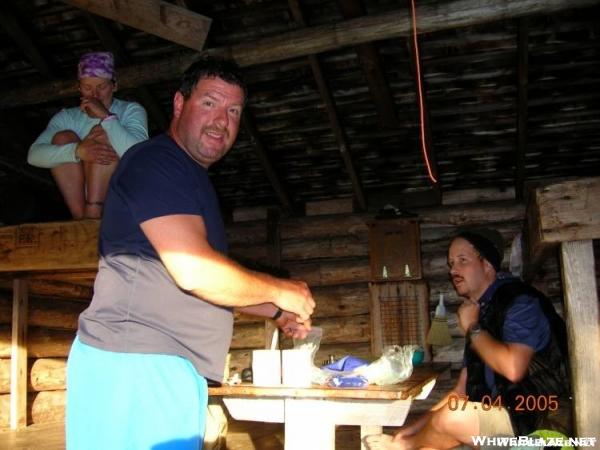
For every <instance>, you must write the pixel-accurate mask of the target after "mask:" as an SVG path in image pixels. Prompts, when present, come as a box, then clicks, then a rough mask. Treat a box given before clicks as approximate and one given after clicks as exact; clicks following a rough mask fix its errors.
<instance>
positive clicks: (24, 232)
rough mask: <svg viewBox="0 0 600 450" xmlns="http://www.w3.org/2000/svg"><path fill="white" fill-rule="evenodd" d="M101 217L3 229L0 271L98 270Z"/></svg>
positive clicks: (0, 233) (0, 235) (0, 234)
mask: <svg viewBox="0 0 600 450" xmlns="http://www.w3.org/2000/svg"><path fill="white" fill-rule="evenodd" d="M98 225H99V221H98V220H79V221H71V222H49V223H39V224H26V225H18V226H12V227H2V228H0V254H1V255H2V258H1V259H0V272H17V271H29V270H31V271H39V270H73V269H76V270H82V269H90V270H96V269H97V267H98Z"/></svg>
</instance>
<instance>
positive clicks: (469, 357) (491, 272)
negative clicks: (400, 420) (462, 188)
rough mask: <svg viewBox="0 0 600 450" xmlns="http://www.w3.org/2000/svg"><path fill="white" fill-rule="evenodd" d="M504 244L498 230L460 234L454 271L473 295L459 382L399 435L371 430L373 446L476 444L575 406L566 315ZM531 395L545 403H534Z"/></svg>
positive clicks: (464, 313) (465, 318)
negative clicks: (514, 262)
mask: <svg viewBox="0 0 600 450" xmlns="http://www.w3.org/2000/svg"><path fill="white" fill-rule="evenodd" d="M503 252H504V245H503V240H502V237H501V235H500V233H498V232H497V231H495V230H489V229H478V230H470V231H463V232H461V233H459V234H458V235H457V236H456V237H455V238H454V239H453V240H452V243H451V245H450V249H449V251H448V266H449V268H450V276H451V277H452V284H453V285H454V289H455V290H456V292H457V294H458V295H459V296H461V297H463V298H464V299H465V302H464V303H463V304H462V305H461V306H460V308H459V310H458V320H459V325H460V328H461V329H462V331H463V332H464V333H465V335H466V344H465V356H464V367H463V369H462V371H461V373H460V375H459V379H458V382H457V384H456V386H455V387H454V389H453V390H451V391H450V392H449V393H448V394H447V395H446V396H445V397H444V398H443V399H442V400H441V401H440V402H438V403H437V404H436V405H435V406H434V407H433V408H432V409H431V410H430V411H429V412H427V413H426V414H424V415H422V416H421V417H419V418H418V419H417V420H416V421H414V422H413V423H411V424H408V425H406V426H403V427H402V428H401V429H400V430H399V432H398V433H397V434H396V435H395V436H393V437H392V436H389V435H374V436H367V437H366V438H365V444H366V446H367V448H369V449H370V450H376V449H377V450H384V449H413V448H415V449H416V448H423V447H427V448H453V447H456V446H459V445H460V444H466V445H468V446H470V447H474V446H477V445H478V444H477V443H476V442H475V441H474V440H473V438H474V437H477V436H484V437H492V436H515V435H527V434H529V433H531V432H532V431H534V430H535V429H536V428H537V427H538V425H540V423H541V420H542V419H543V420H545V419H547V417H546V415H547V414H546V413H548V412H551V411H554V410H559V409H560V410H561V411H563V410H564V409H565V408H566V407H567V406H568V405H567V404H568V400H567V399H566V397H567V396H568V374H567V371H566V367H565V365H564V359H565V355H564V354H563V353H564V351H566V350H565V349H564V348H563V347H562V346H561V342H565V344H566V339H564V337H565V330H564V323H563V322H562V319H560V317H558V315H557V314H556V312H555V311H554V309H553V307H552V305H551V304H550V302H549V300H548V299H547V298H546V297H545V296H543V295H542V294H541V293H539V292H538V291H536V290H534V289H533V288H531V287H528V286H526V285H525V284H524V283H523V282H522V281H521V280H519V279H518V278H515V277H513V276H511V275H509V274H507V273H503V272H500V263H501V262H502V256H503ZM527 398H530V399H531V398H533V399H535V400H536V405H542V404H545V406H544V407H542V406H540V407H539V408H537V406H536V407H532V406H531V405H527V404H526V400H527ZM544 402H545V403H544ZM530 404H531V402H530ZM536 408H537V409H536ZM561 431H562V430H561Z"/></svg>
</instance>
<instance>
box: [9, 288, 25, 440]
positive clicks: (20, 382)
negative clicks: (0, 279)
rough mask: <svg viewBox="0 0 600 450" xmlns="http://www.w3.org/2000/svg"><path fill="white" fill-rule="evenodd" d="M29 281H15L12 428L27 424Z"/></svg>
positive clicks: (11, 371) (11, 388) (22, 426)
mask: <svg viewBox="0 0 600 450" xmlns="http://www.w3.org/2000/svg"><path fill="white" fill-rule="evenodd" d="M27 300H28V297H27V281H25V280H20V279H15V280H14V283H13V313H12V346H11V364H10V428H11V429H13V430H17V429H19V428H24V427H26V426H27V304H28V301H27Z"/></svg>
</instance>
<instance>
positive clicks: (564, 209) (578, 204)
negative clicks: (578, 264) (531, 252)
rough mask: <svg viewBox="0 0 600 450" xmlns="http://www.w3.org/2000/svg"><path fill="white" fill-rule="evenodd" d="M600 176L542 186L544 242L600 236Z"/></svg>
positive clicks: (539, 206)
mask: <svg viewBox="0 0 600 450" xmlns="http://www.w3.org/2000/svg"><path fill="white" fill-rule="evenodd" d="M599 198H600V177H597V178H582V179H579V180H573V181H564V182H562V183H557V184H553V185H550V186H546V187H542V188H539V189H538V196H537V198H536V200H537V205H536V206H537V208H538V210H539V216H540V224H539V232H540V240H541V242H544V243H546V242H566V241H579V240H586V239H597V238H600V202H599V201H598V199H599Z"/></svg>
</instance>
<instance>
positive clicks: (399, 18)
mask: <svg viewBox="0 0 600 450" xmlns="http://www.w3.org/2000/svg"><path fill="white" fill-rule="evenodd" d="M596 4H597V0H520V1H518V2H515V1H510V0H486V1H482V0H455V1H451V2H448V3H444V4H441V5H437V6H436V7H435V8H434V7H433V6H421V7H420V8H419V32H420V33H430V32H433V31H440V30H447V29H453V28H459V27H466V26H469V25H476V24H482V23H489V22H494V21H498V20H504V19H511V18H517V17H521V16H526V15H533V14H540V13H552V12H556V11H561V10H565V9H574V8H584V7H590V6H594V5H596ZM410 30H411V24H410V19H409V17H408V15H407V12H406V10H405V9H403V10H400V11H395V12H393V11H391V12H387V13H385V14H376V15H369V16H363V17H359V18H356V19H351V20H346V21H343V22H340V23H338V24H335V25H320V26H315V27H308V28H305V29H301V30H294V31H290V32H287V33H282V34H281V35H279V36H271V37H268V38H264V39H259V40H257V41H254V42H250V43H244V44H239V45H235V46H231V47H221V48H214V49H209V50H207V51H206V53H210V54H216V55H221V56H226V57H230V58H232V59H233V60H235V61H236V62H237V63H238V64H239V65H240V66H242V67H246V66H251V65H255V64H260V63H266V62H272V61H283V60H287V59H291V58H296V57H300V56H307V55H311V54H315V53H321V52H325V51H330V50H335V49H338V48H342V47H347V46H349V45H356V44H360V43H364V42H372V41H376V40H383V39H390V38H397V37H406V36H407V35H408V33H410ZM198 56H199V54H198V53H196V52H186V53H181V54H178V55H175V56H173V57H172V58H169V59H164V60H160V61H156V62H152V63H145V64H138V65H134V66H130V67H126V68H123V69H122V70H121V71H120V75H119V80H120V84H121V87H123V88H133V87H137V86H140V85H144V84H151V83H156V82H160V81H164V80H169V79H173V78H175V77H178V76H179V75H180V74H181V72H182V71H183V70H185V68H187V67H188V66H189V64H190V63H191V62H192V61H194V60H195V59H196V58H198ZM72 95H73V80H72V79H68V80H60V81H57V82H51V83H46V84H40V85H38V86H27V87H25V88H21V89H6V90H3V91H2V92H0V108H8V107H12V106H20V105H31V104H37V103H42V102H46V101H50V100H56V99H59V98H64V97H70V96H72Z"/></svg>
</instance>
